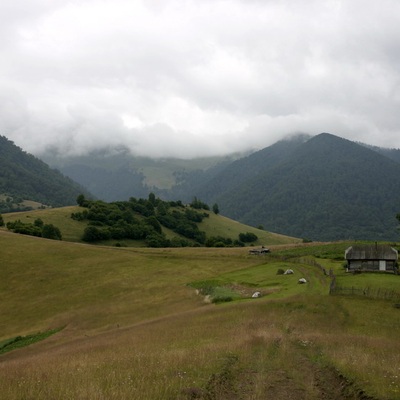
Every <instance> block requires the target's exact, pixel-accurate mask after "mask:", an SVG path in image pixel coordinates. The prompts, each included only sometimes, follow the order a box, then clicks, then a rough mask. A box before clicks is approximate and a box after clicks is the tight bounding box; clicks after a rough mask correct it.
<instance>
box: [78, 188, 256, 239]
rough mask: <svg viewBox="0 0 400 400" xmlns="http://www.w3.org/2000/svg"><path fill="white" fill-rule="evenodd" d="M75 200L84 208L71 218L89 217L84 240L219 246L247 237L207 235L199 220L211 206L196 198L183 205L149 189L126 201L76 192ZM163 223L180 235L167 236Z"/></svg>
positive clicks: (84, 218)
mask: <svg viewBox="0 0 400 400" xmlns="http://www.w3.org/2000/svg"><path fill="white" fill-rule="evenodd" d="M77 203H78V205H79V206H81V207H83V208H84V210H83V211H80V212H77V213H72V214H71V218H73V219H75V220H78V221H84V220H86V221H88V226H87V227H86V228H85V230H84V234H83V237H82V239H83V240H84V241H86V242H97V241H103V240H110V239H113V240H123V239H132V240H143V241H145V243H146V244H147V245H148V246H150V247H185V246H210V247H211V246H212V247H214V246H217V247H222V246H242V245H244V242H245V241H249V240H244V241H243V240H242V241H241V240H236V241H232V240H231V239H229V238H223V237H220V236H218V237H210V238H207V237H206V234H205V232H203V231H201V230H200V229H199V226H198V224H199V223H201V222H202V221H203V219H204V218H208V217H209V213H208V212H207V211H209V209H210V208H209V206H208V205H207V204H205V203H203V202H201V201H200V200H198V199H197V198H195V199H194V200H193V202H192V203H191V204H190V205H189V206H185V205H184V204H183V203H182V202H181V201H163V200H161V199H159V198H156V196H155V195H154V193H150V195H149V196H148V198H147V199H136V198H134V197H131V198H130V199H129V201H115V202H111V203H106V202H103V201H99V200H87V199H86V198H85V197H84V196H83V195H79V196H78V198H77ZM216 207H217V206H216ZM213 208H215V207H213ZM214 212H215V211H214ZM162 227H165V228H168V229H170V230H172V231H173V232H175V233H176V234H177V235H179V236H177V237H175V238H173V239H169V238H167V237H166V236H165V234H164V233H163V229H162ZM247 239H248V238H247ZM255 240H257V237H256V238H255Z"/></svg>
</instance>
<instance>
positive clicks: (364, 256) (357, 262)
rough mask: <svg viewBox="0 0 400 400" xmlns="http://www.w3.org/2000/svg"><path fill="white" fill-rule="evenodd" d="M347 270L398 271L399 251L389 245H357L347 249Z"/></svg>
mask: <svg viewBox="0 0 400 400" xmlns="http://www.w3.org/2000/svg"><path fill="white" fill-rule="evenodd" d="M344 258H345V259H346V261H347V271H350V272H351V271H356V272H357V271H390V272H395V273H397V259H398V252H397V250H396V249H394V248H393V247H391V246H388V245H378V244H373V245H355V246H351V247H349V248H348V249H347V250H346V251H345V256H344Z"/></svg>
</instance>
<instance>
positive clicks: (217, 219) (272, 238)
mask: <svg viewBox="0 0 400 400" xmlns="http://www.w3.org/2000/svg"><path fill="white" fill-rule="evenodd" d="M208 214H209V218H204V219H203V221H202V222H201V223H200V224H199V229H200V230H202V231H204V232H205V233H206V235H207V237H209V236H222V237H229V238H231V239H232V240H235V239H238V238H239V234H240V233H246V232H251V233H254V234H255V235H257V237H258V240H257V242H256V243H255V244H256V245H265V246H270V245H275V244H288V243H299V242H300V239H296V238H292V237H290V236H284V235H280V234H276V233H271V232H268V231H265V230H263V229H257V228H255V227H252V226H248V225H244V224H241V223H239V222H237V221H234V220H232V219H230V218H227V217H224V216H223V215H220V214H218V215H216V214H214V213H213V212H209V213H208Z"/></svg>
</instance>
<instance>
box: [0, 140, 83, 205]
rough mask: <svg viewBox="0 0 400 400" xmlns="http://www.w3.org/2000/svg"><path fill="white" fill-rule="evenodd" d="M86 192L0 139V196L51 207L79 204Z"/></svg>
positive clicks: (7, 141)
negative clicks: (78, 200)
mask: <svg viewBox="0 0 400 400" xmlns="http://www.w3.org/2000/svg"><path fill="white" fill-rule="evenodd" d="M80 193H87V191H85V189H83V188H82V187H81V186H79V185H78V184H77V183H75V182H73V181H72V180H71V179H69V178H67V177H65V176H64V175H62V174H61V173H60V172H59V171H56V170H53V169H51V168H50V167H49V166H48V165H47V164H45V163H44V162H43V161H41V160H39V159H38V158H36V157H34V156H33V155H31V154H28V153H26V152H24V151H23V150H22V149H21V148H19V147H18V146H16V145H15V144H14V143H13V142H12V141H10V140H8V139H7V138H6V137H4V136H0V194H5V195H7V196H11V197H13V198H18V199H29V200H34V201H37V202H40V203H43V204H46V205H50V206H64V205H72V204H75V203H76V197H77V196H78V195H79V194H80Z"/></svg>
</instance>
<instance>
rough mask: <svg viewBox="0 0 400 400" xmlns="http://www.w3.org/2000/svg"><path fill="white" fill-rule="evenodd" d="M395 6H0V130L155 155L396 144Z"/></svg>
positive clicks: (23, 137)
mask: <svg viewBox="0 0 400 400" xmlns="http://www.w3.org/2000/svg"><path fill="white" fill-rule="evenodd" d="M399 18H400V4H399V3H398V2H397V1H395V0H383V1H382V2H380V3H379V4H375V3H365V2H361V1H358V0H349V1H333V0H332V1H326V2H319V1H307V2H303V1H300V2H292V1H289V0H286V1H285V0H284V1H280V2H273V1H250V2H249V1H244V0H243V1H240V0H220V1H219V0H217V1H208V0H206V1H202V2H193V1H189V0H187V1H186V0H184V1H181V0H179V1H178V0H166V1H165V2H162V4H159V2H153V1H150V2H148V1H146V2H145V1H140V0H137V1H128V0H116V1H114V2H106V1H104V0H103V1H100V0H86V1H85V0H82V1H79V2H78V1H67V0H56V1H51V2H50V1H46V0H32V1H31V2H29V4H27V5H26V6H24V7H21V6H19V2H15V1H10V0H5V1H3V2H2V5H1V6H0V20H1V24H0V33H1V35H0V37H1V39H0V50H1V52H0V54H1V56H0V57H1V60H2V62H1V63H0V129H1V132H0V134H2V135H5V136H7V137H8V138H10V139H11V140H14V141H15V142H16V144H18V145H19V146H20V147H22V148H23V149H24V150H26V151H29V152H32V153H34V154H38V155H40V154H43V153H44V152H46V151H49V149H58V151H59V152H60V154H65V155H71V154H84V153H85V152H88V151H91V150H95V149H99V148H102V147H114V146H119V145H124V146H127V147H128V148H129V149H130V150H131V151H132V153H134V154H138V155H149V156H152V157H169V156H175V157H183V158H190V157H198V156H204V155H216V154H227V153H230V152H236V151H245V150H248V149H255V148H262V147H265V146H268V145H270V144H272V143H274V142H275V141H276V140H279V139H281V138H282V137H284V136H286V135H288V134H291V133H293V132H299V131H301V132H306V133H309V134H318V133H320V132H330V133H333V134H336V135H338V136H342V137H345V138H348V139H352V140H357V141H363V142H366V143H370V144H375V145H379V146H386V147H400V115H399V113H398V111H397V110H398V109H399V106H400V83H399V82H400V68H399V67H400V39H399V38H400V26H399V24H398V20H399Z"/></svg>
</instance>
